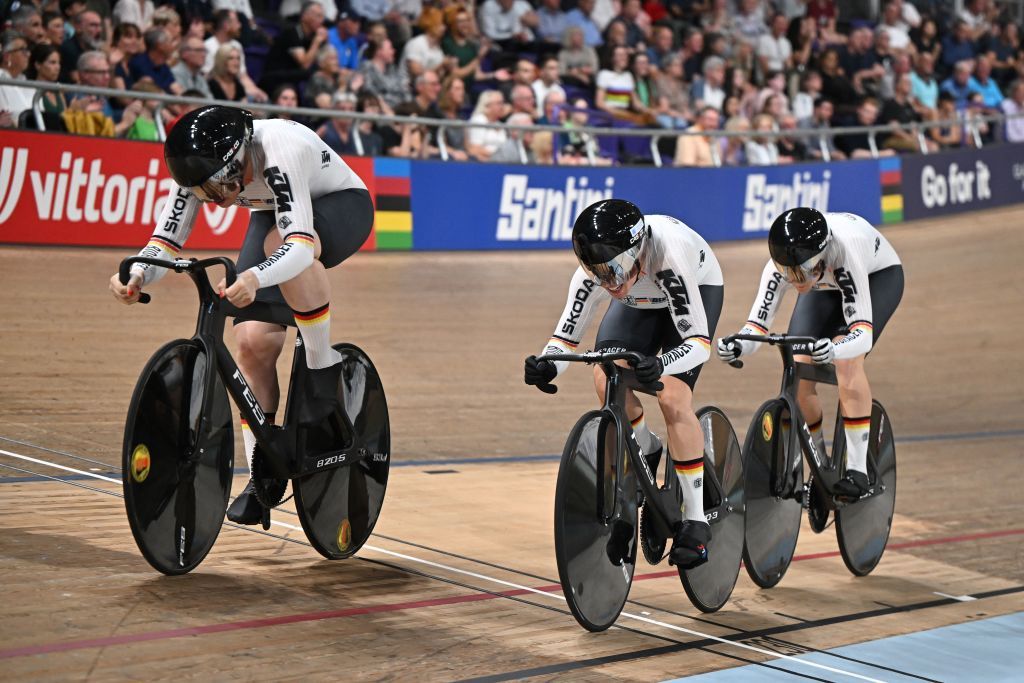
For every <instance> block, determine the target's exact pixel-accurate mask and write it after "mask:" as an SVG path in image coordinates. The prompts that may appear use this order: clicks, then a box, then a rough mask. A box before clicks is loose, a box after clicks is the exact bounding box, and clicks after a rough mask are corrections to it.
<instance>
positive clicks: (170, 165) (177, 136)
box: [164, 105, 252, 201]
mask: <svg viewBox="0 0 1024 683" xmlns="http://www.w3.org/2000/svg"><path fill="white" fill-rule="evenodd" d="M251 138H252V114H250V113H249V112H247V111H245V110H242V109H234V108H232V107H222V106H216V105H214V106H209V107H201V108H199V109H196V110H195V111H191V112H189V113H188V114H185V115H184V116H182V117H181V119H180V120H179V121H178V123H177V124H175V126H174V128H173V129H171V132H170V133H169V134H168V136H167V141H166V142H165V143H164V161H165V162H166V163H167V169H168V170H169V171H170V172H171V177H172V178H174V182H176V183H178V185H180V186H182V187H187V188H189V189H191V190H192V191H193V192H194V193H195V194H196V196H198V197H199V198H200V199H202V200H204V201H217V200H218V198H219V197H220V196H222V194H223V191H224V190H225V189H230V187H231V186H232V185H233V184H235V183H238V185H239V187H240V186H241V173H242V162H243V160H244V158H245V146H246V143H247V142H249V140H250V139H251Z"/></svg>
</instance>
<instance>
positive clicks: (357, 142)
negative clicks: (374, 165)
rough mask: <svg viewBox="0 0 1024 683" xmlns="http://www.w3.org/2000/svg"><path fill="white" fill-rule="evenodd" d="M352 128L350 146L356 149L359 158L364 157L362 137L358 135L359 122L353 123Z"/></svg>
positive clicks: (364, 150)
mask: <svg viewBox="0 0 1024 683" xmlns="http://www.w3.org/2000/svg"><path fill="white" fill-rule="evenodd" d="M352 123H353V124H354V125H353V126H352V144H353V146H355V148H356V154H358V155H359V156H365V154H366V149H365V148H364V147H363V136H362V135H361V134H360V133H359V122H358V121H353V122H352Z"/></svg>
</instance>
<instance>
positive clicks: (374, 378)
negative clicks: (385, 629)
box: [292, 344, 391, 560]
mask: <svg viewBox="0 0 1024 683" xmlns="http://www.w3.org/2000/svg"><path fill="white" fill-rule="evenodd" d="M334 348H335V349H336V350H337V351H338V352H339V353H341V356H342V361H341V362H342V364H343V368H342V372H341V380H340V383H339V386H338V397H339V399H340V402H341V405H342V409H343V410H344V413H345V416H346V418H347V421H348V423H350V424H351V426H352V429H351V433H345V434H341V433H339V431H338V430H337V429H333V428H331V427H330V426H329V424H328V423H326V422H325V424H324V425H322V426H320V427H315V428H310V429H306V430H305V442H304V450H305V451H306V453H307V455H308V454H311V453H318V452H330V451H337V450H340V449H345V450H348V451H359V450H360V449H363V450H365V452H366V458H365V459H364V460H362V461H361V462H357V463H355V464H353V465H342V466H338V467H334V468H331V469H327V470H323V471H320V472H315V473H313V474H310V475H307V476H303V477H297V478H295V479H293V480H292V487H293V488H294V490H295V508H296V511H297V512H298V515H299V520H300V522H301V524H302V529H303V530H304V531H305V533H306V538H307V539H309V542H310V543H311V544H312V545H313V547H314V548H315V549H316V550H317V552H319V553H320V554H321V555H323V556H324V557H326V558H328V559H331V560H339V559H344V558H346V557H351V556H352V555H354V554H355V553H356V552H357V551H358V550H359V549H360V548H362V547H363V544H364V543H366V540H367V539H368V538H369V537H370V534H371V533H372V532H373V527H374V525H376V523H377V519H378V518H379V517H380V510H381V507H383V505H384V494H385V492H386V491H387V486H388V472H389V470H390V468H391V423H390V421H389V419H388V404H387V397H386V396H385V395H384V387H383V385H382V384H381V381H380V375H378V374H377V369H376V368H375V367H374V366H373V362H372V361H371V360H370V358H369V357H368V356H367V355H366V354H365V353H364V352H363V351H362V350H360V349H359V348H358V347H356V346H353V345H352V344H335V345H334ZM346 431H347V430H346ZM343 442H344V443H343Z"/></svg>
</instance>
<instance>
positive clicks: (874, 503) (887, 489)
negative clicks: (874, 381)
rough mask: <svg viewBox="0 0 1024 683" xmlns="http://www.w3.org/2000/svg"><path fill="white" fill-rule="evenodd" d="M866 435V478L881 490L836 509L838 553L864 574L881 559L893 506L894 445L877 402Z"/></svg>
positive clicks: (852, 569) (889, 426) (852, 568)
mask: <svg viewBox="0 0 1024 683" xmlns="http://www.w3.org/2000/svg"><path fill="white" fill-rule="evenodd" d="M868 438H869V441H868V478H869V480H870V481H871V483H872V488H874V489H877V488H878V487H879V486H881V490H880V491H878V492H876V493H875V494H874V495H871V496H868V497H867V498H861V499H860V500H859V501H857V502H855V503H852V504H849V505H845V506H843V507H840V508H839V509H837V510H836V537H837V539H838V541H839V552H840V554H842V556H843V563H844V564H846V568H847V569H849V570H850V573H852V574H853V575H854V576H867V575H868V574H870V573H871V571H872V570H873V569H874V568H875V567H876V566H877V565H878V562H879V560H881V559H882V553H884V552H885V546H886V544H887V543H888V542H889V531H890V529H891V528H892V517H893V512H894V510H895V507H896V445H895V443H894V439H893V432H892V424H891V423H890V422H889V416H888V414H887V413H886V412H885V408H883V407H882V404H881V403H879V402H878V401H874V402H873V403H872V406H871V432H870V436H869V437H868ZM844 444H845V442H844ZM840 456H841V457H842V456H845V449H844V452H843V453H841V454H840ZM844 460H845V458H844ZM844 460H838V462H844Z"/></svg>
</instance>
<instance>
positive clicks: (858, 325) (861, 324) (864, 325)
mask: <svg viewBox="0 0 1024 683" xmlns="http://www.w3.org/2000/svg"><path fill="white" fill-rule="evenodd" d="M856 329H861V330H864V331H865V332H872V331H873V330H874V329H875V328H873V327H872V326H871V323H869V322H867V321H864V320H858V321H857V322H855V323H853V324H852V325H850V332H853V331H854V330H856Z"/></svg>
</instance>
